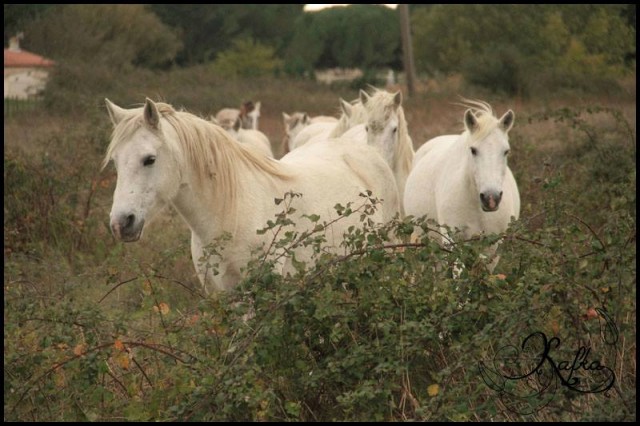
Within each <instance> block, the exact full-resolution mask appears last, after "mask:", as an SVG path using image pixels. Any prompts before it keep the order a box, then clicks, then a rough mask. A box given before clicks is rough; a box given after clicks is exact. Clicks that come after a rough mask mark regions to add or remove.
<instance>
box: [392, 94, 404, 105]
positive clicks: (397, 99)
mask: <svg viewBox="0 0 640 426" xmlns="http://www.w3.org/2000/svg"><path fill="white" fill-rule="evenodd" d="M393 103H394V104H395V105H396V108H398V107H399V106H400V105H401V104H402V92H401V91H399V90H398V91H397V92H396V94H395V95H393Z"/></svg>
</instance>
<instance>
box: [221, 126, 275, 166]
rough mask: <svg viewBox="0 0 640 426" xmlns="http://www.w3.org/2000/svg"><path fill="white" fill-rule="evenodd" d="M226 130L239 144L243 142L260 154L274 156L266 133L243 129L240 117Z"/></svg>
mask: <svg viewBox="0 0 640 426" xmlns="http://www.w3.org/2000/svg"><path fill="white" fill-rule="evenodd" d="M212 121H213V120H212ZM213 123H214V124H217V123H216V122H215V121H213ZM227 132H229V134H230V135H231V136H232V137H233V138H234V139H235V140H237V141H238V142H240V143H241V144H244V145H245V146H248V147H250V148H251V149H255V150H256V151H257V152H259V153H260V154H261V155H265V156H267V157H271V158H274V157H273V150H272V149H271V142H270V141H269V138H268V137H267V135H265V134H264V133H262V132H261V131H260V130H254V129H243V128H242V123H241V119H240V117H238V119H237V120H236V123H235V124H234V125H233V127H232V128H231V129H228V130H227Z"/></svg>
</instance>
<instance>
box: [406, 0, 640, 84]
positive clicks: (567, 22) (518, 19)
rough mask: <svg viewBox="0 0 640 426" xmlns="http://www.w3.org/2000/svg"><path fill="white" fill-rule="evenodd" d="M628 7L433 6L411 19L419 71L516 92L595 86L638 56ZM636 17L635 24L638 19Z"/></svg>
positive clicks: (416, 13) (622, 70) (415, 10)
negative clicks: (538, 87)
mask: <svg viewBox="0 0 640 426" xmlns="http://www.w3.org/2000/svg"><path fill="white" fill-rule="evenodd" d="M630 15H631V13H630V8H629V7H628V5H502V6H500V7H496V6H493V5H481V4H478V5H434V6H431V7H429V8H416V9H414V12H413V16H412V24H413V29H414V49H415V55H416V63H417V67H418V69H419V70H421V71H423V72H427V73H430V74H436V73H452V72H461V73H462V74H463V75H464V77H465V78H466V80H467V81H470V82H472V83H477V84H479V85H483V86H486V87H488V88H490V89H493V90H503V91H506V92H509V93H512V94H515V93H520V94H523V93H526V92H527V91H530V90H532V89H533V87H532V85H536V84H540V83H543V84H544V85H547V86H549V85H551V86H552V85H555V84H562V85H565V84H569V85H577V86H585V85H589V84H592V82H593V80H592V78H593V77H597V78H600V79H607V78H614V77H617V76H619V75H620V74H621V73H622V72H624V70H625V67H626V69H628V67H629V63H630V61H629V59H628V58H635V24H633V25H632V24H631V22H632V20H631V18H630ZM633 22H635V21H633Z"/></svg>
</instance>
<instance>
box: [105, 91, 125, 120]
mask: <svg viewBox="0 0 640 426" xmlns="http://www.w3.org/2000/svg"><path fill="white" fill-rule="evenodd" d="M104 102H105V104H107V112H108V113H109V118H110V119H111V122H112V123H113V125H114V126H117V125H118V123H119V122H121V121H122V119H123V118H124V117H125V115H126V114H127V110H126V109H124V108H120V107H119V106H118V105H116V104H114V103H113V102H111V101H110V100H109V99H107V98H104Z"/></svg>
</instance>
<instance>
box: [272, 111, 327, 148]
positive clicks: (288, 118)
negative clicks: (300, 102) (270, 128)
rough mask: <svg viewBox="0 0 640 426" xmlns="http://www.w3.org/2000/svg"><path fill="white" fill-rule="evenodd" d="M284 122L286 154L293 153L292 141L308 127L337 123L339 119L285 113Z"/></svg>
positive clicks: (283, 114) (283, 115) (283, 141)
mask: <svg viewBox="0 0 640 426" xmlns="http://www.w3.org/2000/svg"><path fill="white" fill-rule="evenodd" d="M282 120H283V121H284V139H283V140H282V147H283V152H284V154H287V153H288V152H289V151H291V146H290V144H291V141H292V140H293V139H294V138H295V137H296V135H297V134H298V133H300V131H301V130H302V129H304V128H305V127H307V126H308V125H310V124H313V123H336V122H337V121H338V119H337V118H335V117H331V116H329V115H316V116H315V117H309V114H307V113H306V112H294V113H292V114H291V115H289V114H287V113H286V112H283V113H282Z"/></svg>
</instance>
